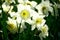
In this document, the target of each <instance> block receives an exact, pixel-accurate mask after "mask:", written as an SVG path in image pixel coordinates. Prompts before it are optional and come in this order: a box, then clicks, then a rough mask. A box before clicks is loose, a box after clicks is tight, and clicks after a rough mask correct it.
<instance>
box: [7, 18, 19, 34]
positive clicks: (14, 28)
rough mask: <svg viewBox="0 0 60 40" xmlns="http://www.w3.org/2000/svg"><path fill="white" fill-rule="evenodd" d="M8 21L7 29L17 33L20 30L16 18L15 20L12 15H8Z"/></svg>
mask: <svg viewBox="0 0 60 40" xmlns="http://www.w3.org/2000/svg"><path fill="white" fill-rule="evenodd" d="M6 22H7V24H8V26H7V29H8V30H9V31H10V32H11V33H16V32H17V31H18V28H17V23H16V20H13V19H11V18H10V17H8V21H6Z"/></svg>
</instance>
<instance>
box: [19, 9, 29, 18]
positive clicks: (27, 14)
mask: <svg viewBox="0 0 60 40" xmlns="http://www.w3.org/2000/svg"><path fill="white" fill-rule="evenodd" d="M20 16H21V17H22V19H28V18H29V17H30V13H29V11H28V10H22V11H21V13H20Z"/></svg>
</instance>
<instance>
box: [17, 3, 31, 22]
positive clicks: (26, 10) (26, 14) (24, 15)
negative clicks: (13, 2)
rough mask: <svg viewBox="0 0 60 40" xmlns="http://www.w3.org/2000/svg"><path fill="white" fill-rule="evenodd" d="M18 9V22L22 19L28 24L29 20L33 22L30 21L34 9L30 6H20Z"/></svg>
mask: <svg viewBox="0 0 60 40" xmlns="http://www.w3.org/2000/svg"><path fill="white" fill-rule="evenodd" d="M17 8H18V12H17V14H18V16H17V18H18V20H19V19H21V20H22V21H24V22H27V21H28V20H29V21H31V20H30V19H31V16H32V9H31V7H30V6H29V5H23V4H19V5H18V6H17ZM27 23H28V22H27Z"/></svg>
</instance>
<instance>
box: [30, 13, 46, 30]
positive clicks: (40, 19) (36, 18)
mask: <svg viewBox="0 0 60 40" xmlns="http://www.w3.org/2000/svg"><path fill="white" fill-rule="evenodd" d="M44 17H45V16H44V15H38V13H37V14H36V13H35V14H34V15H33V17H32V19H33V20H32V21H33V23H32V28H31V30H34V29H35V28H37V29H38V30H39V29H40V27H41V26H43V25H44V24H45V22H46V20H45V19H44Z"/></svg>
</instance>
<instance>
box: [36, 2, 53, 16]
mask: <svg viewBox="0 0 60 40" xmlns="http://www.w3.org/2000/svg"><path fill="white" fill-rule="evenodd" d="M51 6H52V4H51V3H50V2H49V1H42V2H41V3H40V4H39V5H37V6H36V9H37V10H38V12H39V14H40V12H43V14H44V15H46V16H48V14H49V13H48V11H50V12H53V8H52V7H51Z"/></svg>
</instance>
